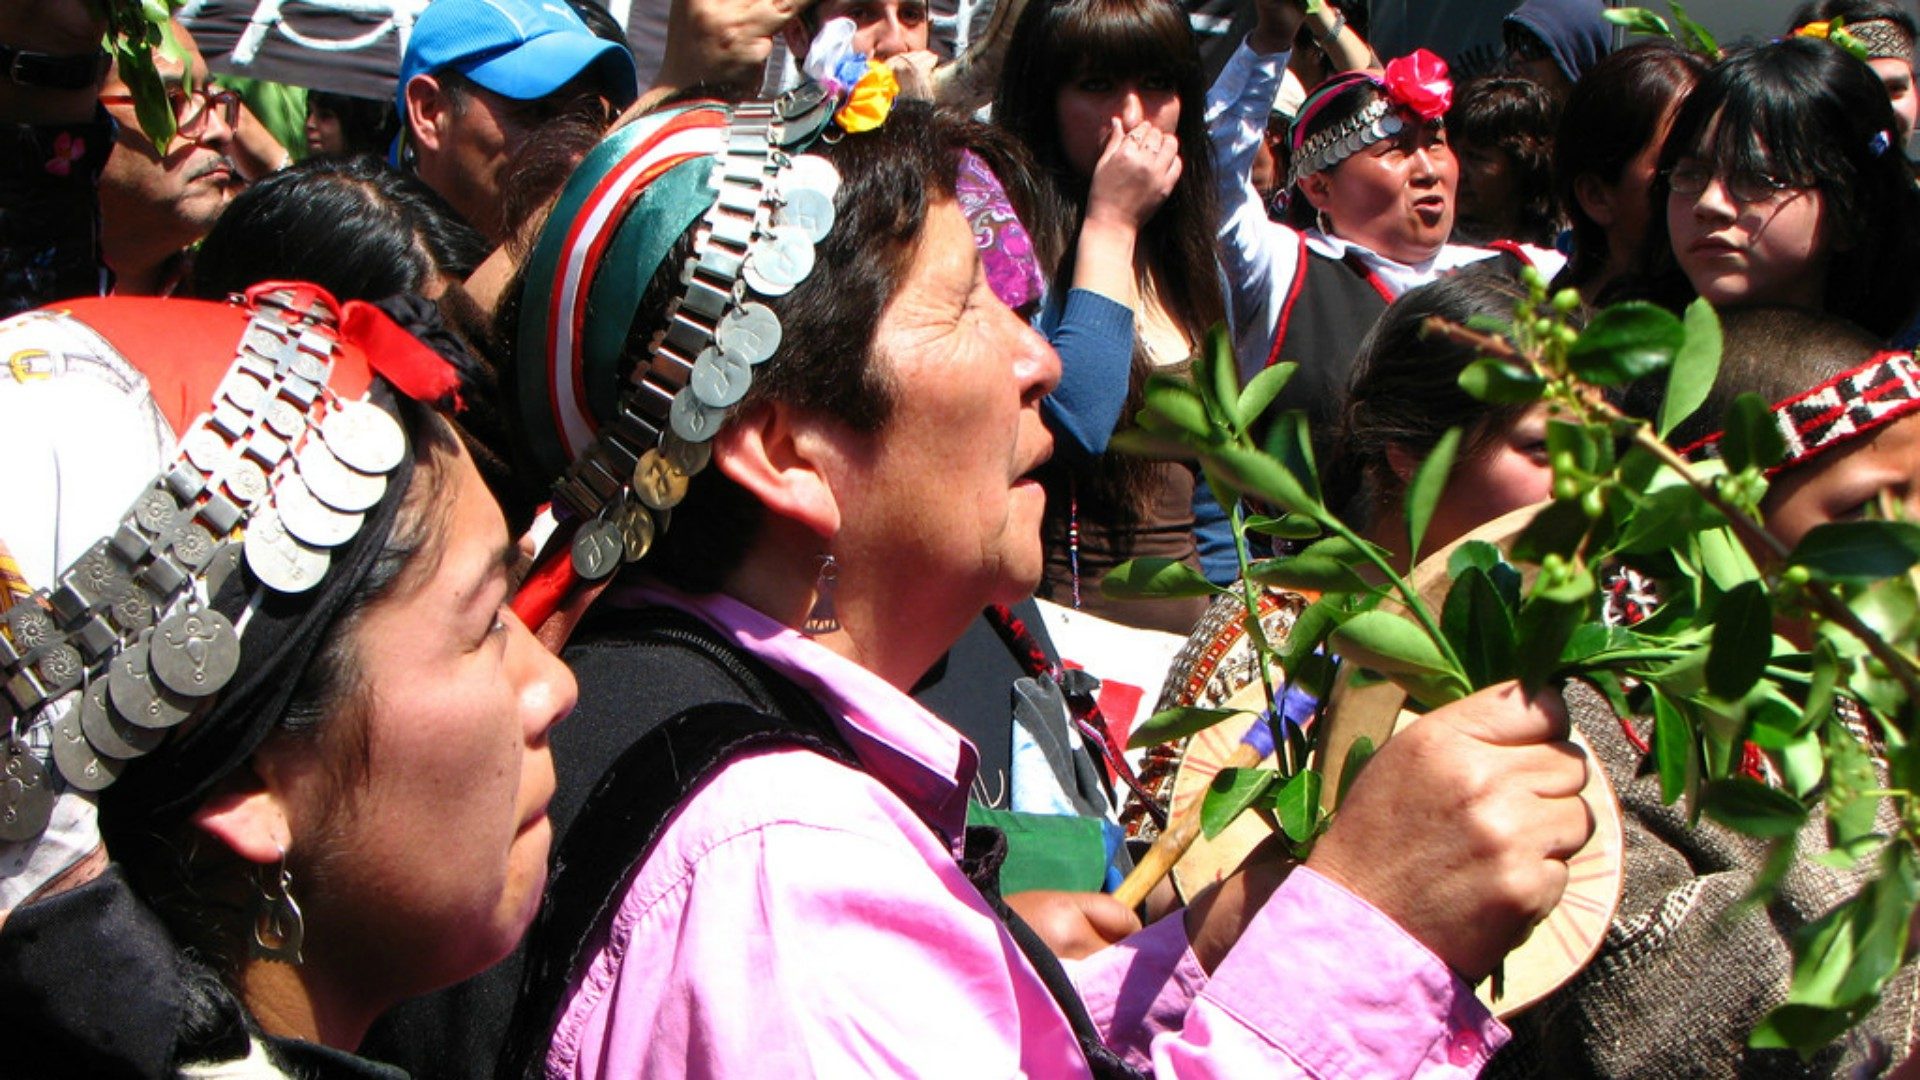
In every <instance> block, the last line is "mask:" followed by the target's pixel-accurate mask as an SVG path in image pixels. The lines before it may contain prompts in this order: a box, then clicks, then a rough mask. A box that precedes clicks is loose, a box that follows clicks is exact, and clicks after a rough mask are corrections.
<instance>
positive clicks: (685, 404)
mask: <svg viewBox="0 0 1920 1080" xmlns="http://www.w3.org/2000/svg"><path fill="white" fill-rule="evenodd" d="M726 418H727V414H726V413H724V412H722V411H720V410H719V409H710V408H708V407H707V406H706V405H705V404H703V403H701V401H700V399H699V398H698V397H696V396H695V395H694V392H693V388H692V387H682V388H681V390H680V392H679V393H678V394H675V395H674V396H673V404H672V405H671V406H670V407H669V408H668V409H667V420H668V422H670V423H671V424H672V425H673V433H674V434H675V435H678V436H680V437H681V438H682V439H685V440H686V441H688V442H706V441H707V440H708V439H711V438H713V435H714V432H716V431H719V430H720V425H721V423H722V422H723V421H725V420H726Z"/></svg>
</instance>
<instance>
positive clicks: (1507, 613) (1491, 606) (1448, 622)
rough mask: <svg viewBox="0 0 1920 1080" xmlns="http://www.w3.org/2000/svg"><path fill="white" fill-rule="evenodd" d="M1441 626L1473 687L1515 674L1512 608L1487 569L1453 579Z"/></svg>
mask: <svg viewBox="0 0 1920 1080" xmlns="http://www.w3.org/2000/svg"><path fill="white" fill-rule="evenodd" d="M1440 629H1441V630H1442V632H1444V633H1445V634H1446V635H1447V640H1448V641H1449V642H1452V643H1453V651H1454V654H1455V655H1456V656H1458V657H1460V663H1461V665H1462V666H1463V667H1465V668H1466V672H1465V674H1466V676H1467V683H1468V684H1469V685H1470V686H1472V687H1474V688H1475V689H1478V688H1480V687H1485V686H1492V685H1493V684H1494V683H1497V682H1500V681H1501V680H1503V679H1510V678H1512V677H1513V674H1514V663H1513V654H1514V649H1515V647H1516V646H1515V643H1514V623H1513V611H1512V609H1510V608H1509V607H1508V606H1507V603H1506V600H1505V599H1504V598H1503V597H1501V595H1500V592H1499V590H1498V589H1496V588H1494V585H1493V579H1492V578H1491V577H1490V576H1488V574H1487V572H1486V571H1485V570H1481V569H1479V568H1477V567H1475V568H1469V569H1468V570H1467V571H1466V572H1464V573H1462V574H1460V575H1458V576H1456V577H1455V578H1454V579H1453V585H1452V586H1451V587H1450V588H1448V590H1447V599H1446V602H1445V604H1444V605H1442V607H1441V610H1440Z"/></svg>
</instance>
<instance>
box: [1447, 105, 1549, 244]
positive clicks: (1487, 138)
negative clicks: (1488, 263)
mask: <svg viewBox="0 0 1920 1080" xmlns="http://www.w3.org/2000/svg"><path fill="white" fill-rule="evenodd" d="M1558 112H1559V109H1558V106H1557V104H1556V103H1555V101H1554V100H1553V98H1552V97H1550V96H1548V94H1547V91H1546V90H1545V89H1544V88H1543V87H1541V86H1540V85H1539V84H1537V83H1534V82H1531V81H1529V80H1527V79H1516V78H1505V77H1489V78H1481V79H1474V80H1473V81H1471V82H1468V83H1467V84H1465V85H1464V86H1462V87H1461V88H1460V96H1459V100H1457V101H1455V102H1454V103H1453V107H1452V108H1451V109H1449V110H1448V111H1447V133H1448V135H1449V136H1451V138H1452V139H1453V149H1454V154H1455V156H1456V157H1458V158H1459V159H1460V212H1459V217H1458V220H1457V222H1456V223H1455V227H1454V235H1455V237H1456V238H1457V239H1459V240H1461V241H1462V242H1465V243H1474V244H1489V243H1493V242H1495V241H1501V240H1504V241H1507V242H1509V243H1525V244H1532V245H1533V246H1535V247H1539V248H1550V247H1552V246H1553V244H1554V240H1555V239H1556V238H1557V237H1558V235H1559V232H1560V224H1561V222H1560V208H1559V207H1558V206H1557V205H1555V202H1554V190H1553V128H1554V121H1555V119H1556V117H1557V115H1558Z"/></svg>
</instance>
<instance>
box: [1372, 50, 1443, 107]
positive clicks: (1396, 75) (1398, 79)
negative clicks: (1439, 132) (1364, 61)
mask: <svg viewBox="0 0 1920 1080" xmlns="http://www.w3.org/2000/svg"><path fill="white" fill-rule="evenodd" d="M1380 85H1381V86H1382V87H1384V88H1385V89H1386V91H1387V96H1388V97H1389V98H1391V99H1393V103H1394V104H1395V105H1398V106H1400V107H1402V108H1404V109H1406V110H1407V111H1409V112H1411V113H1413V114H1414V115H1415V116H1418V117H1419V118H1420V119H1422V120H1438V119H1440V117H1442V116H1444V115H1446V111H1447V106H1449V105H1452V104H1453V80H1452V79H1449V78H1447V62H1446V61H1445V60H1442V59H1440V58H1439V57H1438V56H1435V55H1434V54H1433V53H1431V52H1428V51H1427V50H1425V49H1415V50H1413V51H1412V52H1410V53H1408V54H1407V55H1405V56H1401V57H1397V58H1395V59H1393V60H1389V61H1388V62H1387V69H1386V73H1385V74H1384V75H1383V76H1382V77H1381V79H1380Z"/></svg>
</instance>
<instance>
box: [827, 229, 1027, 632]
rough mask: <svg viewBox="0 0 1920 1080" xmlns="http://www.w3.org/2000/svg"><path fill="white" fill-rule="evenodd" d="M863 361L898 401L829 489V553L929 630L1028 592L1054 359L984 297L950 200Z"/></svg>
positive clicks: (986, 292) (975, 260) (966, 233)
mask: <svg viewBox="0 0 1920 1080" xmlns="http://www.w3.org/2000/svg"><path fill="white" fill-rule="evenodd" d="M875 362H876V363H878V364H880V365H883V368H882V370H883V371H884V372H885V374H886V377H887V378H888V379H889V381H890V382H891V384H892V385H893V387H894V396H895V400H896V404H895V406H894V411H893V415H892V416H891V417H890V418H889V419H888V421H887V423H886V425H885V427H884V428H883V429H882V430H881V432H880V433H879V434H878V435H876V436H874V437H873V443H874V445H873V446H872V447H871V449H870V451H869V452H866V453H862V454H859V455H856V456H854V457H853V459H852V461H851V467H852V469H853V474H852V475H851V476H850V477H849V481H850V482H849V483H847V484H845V485H843V490H842V491H837V492H836V495H838V496H840V498H841V520H842V523H843V524H842V528H841V532H840V534H839V535H838V536H837V537H836V538H835V541H834V550H835V552H836V554H837V555H838V556H839V558H840V559H841V560H842V561H843V562H845V563H846V564H847V565H848V566H849V567H850V568H851V567H866V568H868V569H867V570H866V572H867V573H871V574H876V575H880V576H881V577H883V578H884V579H885V581H886V582H887V583H891V586H892V587H893V588H894V589H895V590H897V591H895V592H894V593H893V594H892V595H897V596H899V597H900V598H901V602H902V603H909V604H914V605H918V606H920V607H921V608H922V610H926V611H927V612H928V613H929V615H930V616H931V618H930V622H931V623H934V624H937V623H938V622H939V621H940V619H939V616H943V615H951V614H952V613H954V612H971V613H973V614H978V612H979V611H980V609H981V608H982V607H983V606H985V605H986V604H988V603H992V602H996V601H1001V602H1010V601H1012V600H1015V599H1018V598H1019V597H1021V596H1024V595H1026V594H1027V593H1028V592H1030V591H1031V590H1032V588H1033V586H1034V584H1035V583H1036V582H1038V581H1039V580H1040V570H1041V556H1040V517H1041V513H1042V511H1043V510H1044V509H1045V505H1046V496H1045V495H1044V494H1043V493H1042V491H1041V489H1040V485H1039V483H1038V482H1037V481H1036V480H1034V479H1033V478H1032V473H1033V471H1034V470H1035V469H1036V468H1038V467H1039V466H1040V464H1041V463H1042V462H1044V461H1045V460H1046V459H1047V457H1048V455H1049V454H1050V453H1051V452H1052V449H1053V439H1052V436H1050V435H1049V434H1048V433H1047V430H1046V428H1045V426H1044V425H1043V424H1042V423H1041V420H1040V399H1041V398H1043V397H1045V396H1046V394H1047V393H1048V392H1049V391H1051V390H1052V389H1053V387H1054V385H1055V384H1056V383H1058V382H1059V381H1060V359H1059V357H1058V356H1056V355H1055V354H1054V352H1053V350H1052V348H1050V347H1049V346H1048V345H1047V343H1046V341H1045V340H1044V339H1042V338H1041V337H1040V335H1039V334H1037V333H1035V332H1034V330H1033V328H1032V327H1030V326H1028V325H1027V324H1026V323H1025V322H1023V321H1022V320H1021V319H1020V318H1019V317H1018V316H1017V315H1015V314H1014V313H1013V312H1012V311H1011V310H1009V309H1008V308H1007V306H1006V305H1005V304H1003V303H1001V302H1000V301H999V299H998V298H996V297H995V296H994V294H993V290H992V289H991V288H990V287H989V286H988V283H987V278H986V275H985V273H983V272H982V270H981V265H980V256H979V254H978V252H977V251H976V250H975V248H974V245H973V234H972V232H971V230H970V229H969V228H968V226H967V220H966V218H965V217H963V216H962V215H961V213H960V210H959V207H958V206H957V205H955V204H953V203H951V202H947V203H940V204H937V205H935V206H934V207H932V208H931V209H930V210H929V211H928V214H927V224H926V230H925V232H924V233H923V234H922V236H921V240H920V245H919V248H918V250H917V251H916V252H915V254H914V256H913V261H912V264H911V266H910V267H909V268H908V270H907V273H906V275H905V279H904V280H903V281H902V282H901V283H900V287H899V289H898V290H897V291H896V292H895V294H894V299H893V300H892V301H891V302H890V303H889V304H888V305H887V309H886V311H885V313H884V314H882V316H881V318H880V324H879V327H878V329H877V330H876V332H875ZM882 587H883V588H886V587H888V586H887V585H886V584H884V583H883V585H882ZM882 595H886V593H882Z"/></svg>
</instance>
